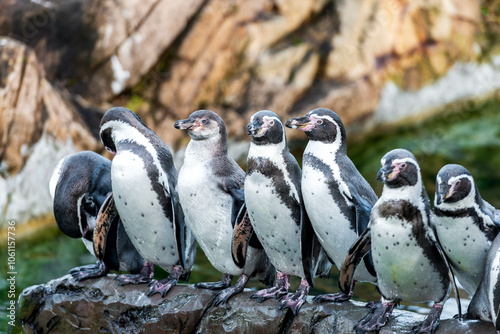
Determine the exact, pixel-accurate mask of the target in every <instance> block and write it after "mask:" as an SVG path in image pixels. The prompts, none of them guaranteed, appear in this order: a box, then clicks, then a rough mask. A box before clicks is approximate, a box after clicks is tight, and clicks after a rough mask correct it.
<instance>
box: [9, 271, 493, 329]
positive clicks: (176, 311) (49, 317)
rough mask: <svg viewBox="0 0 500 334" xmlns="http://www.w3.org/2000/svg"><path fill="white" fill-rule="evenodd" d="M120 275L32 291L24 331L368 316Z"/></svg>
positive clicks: (351, 307)
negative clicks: (215, 302) (215, 303)
mask: <svg viewBox="0 0 500 334" xmlns="http://www.w3.org/2000/svg"><path fill="white" fill-rule="evenodd" d="M113 278H114V275H109V276H107V277H104V278H100V279H96V280H88V281H84V282H80V283H76V282H74V281H73V280H72V279H71V278H70V276H69V275H67V276H64V277H61V278H58V279H55V280H52V281H50V282H48V283H47V284H42V285H37V286H33V287H30V288H27V289H25V290H24V291H23V292H22V293H21V296H20V299H19V307H18V314H17V317H16V319H17V324H16V326H20V327H21V328H22V330H23V332H25V333H45V332H49V331H57V332H64V333H69V332H75V331H81V330H85V331H88V332H91V333H97V332H104V333H106V332H116V333H165V332H168V333H339V334H342V333H353V330H352V328H353V326H354V325H355V324H356V322H357V321H358V320H359V319H361V318H362V317H363V316H364V315H366V314H367V313H368V309H367V308H365V307H364V306H363V304H362V303H359V302H346V303H339V304H333V303H323V304H313V303H311V298H312V297H309V299H308V301H309V303H307V304H305V305H304V306H303V307H302V309H301V311H300V313H299V314H298V315H297V316H296V317H294V316H293V315H292V313H291V312H290V311H280V310H278V303H279V302H278V301H276V300H267V301H265V302H263V303H261V304H259V303H257V302H256V301H255V300H250V299H249V296H250V294H251V291H249V290H246V291H245V292H244V293H242V294H239V295H237V296H234V297H233V298H231V299H230V300H229V302H228V303H227V305H226V306H223V307H211V306H210V302H211V300H212V299H213V298H214V296H215V294H216V292H215V291H209V290H200V289H195V288H194V287H193V286H192V285H186V284H179V285H177V286H176V287H174V288H173V289H172V290H171V291H170V292H169V293H168V295H167V297H166V298H161V297H160V296H159V295H154V296H152V297H147V296H146V295H145V292H147V289H148V288H147V286H146V285H137V286H124V287H119V286H118V285H117V283H116V281H114V279H113ZM423 318H424V316H423V315H418V314H415V313H412V312H407V311H401V310H396V311H394V313H393V317H392V319H391V320H390V321H389V323H388V325H387V326H386V327H384V328H383V329H382V330H381V331H380V333H383V334H385V333H387V334H389V333H410V330H411V328H412V327H413V326H414V325H415V324H417V323H418V322H420V321H422V320H423ZM494 332H495V331H494V328H493V325H492V324H491V323H486V322H482V321H468V322H459V321H458V320H454V319H446V320H442V321H441V324H440V325H439V327H438V330H437V331H436V333H437V334H439V333H443V334H444V333H470V334H475V333H477V334H479V333H481V334H487V333H494Z"/></svg>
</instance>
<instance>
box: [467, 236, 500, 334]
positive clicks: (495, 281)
mask: <svg viewBox="0 0 500 334" xmlns="http://www.w3.org/2000/svg"><path fill="white" fill-rule="evenodd" d="M483 269H484V270H483V272H484V273H483V276H482V279H481V281H480V283H479V286H478V288H477V290H476V293H475V294H474V297H473V298H472V300H471V302H470V304H469V308H468V310H467V315H466V316H465V317H466V318H467V319H481V320H484V321H489V322H492V323H493V324H494V325H495V328H496V330H497V333H498V334H500V236H497V237H496V238H495V239H494V240H493V243H492V244H491V247H490V249H489V250H488V254H487V257H486V261H485V263H484V267H483Z"/></svg>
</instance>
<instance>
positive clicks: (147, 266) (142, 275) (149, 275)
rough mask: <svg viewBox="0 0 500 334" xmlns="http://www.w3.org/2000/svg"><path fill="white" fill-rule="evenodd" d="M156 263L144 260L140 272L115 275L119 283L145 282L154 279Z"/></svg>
mask: <svg viewBox="0 0 500 334" xmlns="http://www.w3.org/2000/svg"><path fill="white" fill-rule="evenodd" d="M154 270H155V265H154V264H152V263H149V262H144V265H143V267H142V269H141V271H140V272H139V273H138V274H121V275H118V276H116V277H115V280H117V281H118V285H120V286H122V285H127V284H145V283H149V282H151V280H152V279H153V275H154Z"/></svg>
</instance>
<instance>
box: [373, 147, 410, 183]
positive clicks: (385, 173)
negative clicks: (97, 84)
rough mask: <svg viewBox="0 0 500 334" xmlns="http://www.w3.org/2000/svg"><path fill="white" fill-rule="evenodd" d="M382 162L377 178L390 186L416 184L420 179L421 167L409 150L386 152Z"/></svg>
mask: <svg viewBox="0 0 500 334" xmlns="http://www.w3.org/2000/svg"><path fill="white" fill-rule="evenodd" d="M381 164H382V168H381V169H380V170H379V171H378V174H377V180H379V181H380V182H384V183H385V184H386V185H387V186H388V187H389V188H400V187H404V186H415V185H416V184H417V182H418V180H419V175H420V167H419V166H418V163H417V159H415V156H414V155H413V154H412V153H411V152H409V151H407V150H404V149H395V150H392V151H390V152H388V153H386V154H385V155H384V157H383V158H382V160H381Z"/></svg>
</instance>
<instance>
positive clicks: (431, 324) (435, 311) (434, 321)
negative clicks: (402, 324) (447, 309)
mask: <svg viewBox="0 0 500 334" xmlns="http://www.w3.org/2000/svg"><path fill="white" fill-rule="evenodd" d="M441 312H443V305H440V304H434V306H433V307H432V309H431V311H430V312H429V314H428V315H427V317H426V318H425V320H424V321H423V322H422V323H420V324H418V325H416V326H414V327H413V328H412V329H411V332H412V333H415V334H421V333H422V334H423V333H427V334H431V333H434V331H435V330H436V327H437V326H438V325H439V318H440V317H441Z"/></svg>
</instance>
